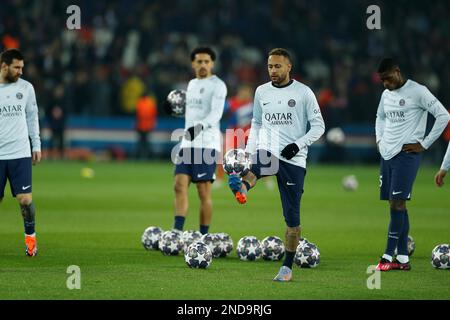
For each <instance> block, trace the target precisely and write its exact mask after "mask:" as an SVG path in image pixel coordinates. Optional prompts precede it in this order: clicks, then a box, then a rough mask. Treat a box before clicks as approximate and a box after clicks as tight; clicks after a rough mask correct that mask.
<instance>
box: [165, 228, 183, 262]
mask: <svg viewBox="0 0 450 320" xmlns="http://www.w3.org/2000/svg"><path fill="white" fill-rule="evenodd" d="M181 237H182V232H181V231H179V230H171V231H166V232H164V233H163V234H162V236H161V240H160V241H159V250H160V251H161V253H162V254H163V255H165V256H176V255H178V254H179V253H180V252H181V251H182V250H183V240H182V238H181Z"/></svg>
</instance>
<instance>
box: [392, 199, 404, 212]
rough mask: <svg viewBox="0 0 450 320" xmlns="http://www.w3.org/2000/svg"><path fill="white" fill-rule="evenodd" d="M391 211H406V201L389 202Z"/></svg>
mask: <svg viewBox="0 0 450 320" xmlns="http://www.w3.org/2000/svg"><path fill="white" fill-rule="evenodd" d="M390 204H391V209H393V210H396V211H405V210H406V201H405V200H392V201H390Z"/></svg>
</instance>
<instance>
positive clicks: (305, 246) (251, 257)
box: [141, 226, 320, 268]
mask: <svg viewBox="0 0 450 320" xmlns="http://www.w3.org/2000/svg"><path fill="white" fill-rule="evenodd" d="M141 242H142V245H143V246H144V248H145V249H147V250H152V249H153V250H160V251H161V252H162V253H163V254H164V255H178V254H179V253H181V252H183V251H184V253H185V258H186V255H187V254H188V253H189V252H190V255H191V256H196V255H198V254H200V255H206V258H200V259H201V260H202V261H203V259H206V260H210V259H208V257H209V255H208V254H207V252H210V253H211V260H212V258H213V257H216V258H217V257H226V256H227V255H228V254H229V253H230V252H231V251H232V250H233V247H234V245H233V240H232V239H231V237H230V236H229V235H228V234H226V233H208V234H205V235H202V234H201V233H200V232H198V231H192V230H189V231H184V232H182V231H179V230H170V231H163V230H162V229H161V228H159V227H154V226H151V227H148V228H147V229H145V231H144V233H143V234H142V237H141ZM198 242H201V243H203V244H204V245H205V246H206V247H207V248H208V250H206V249H204V248H203V246H201V245H200V246H197V249H192V250H194V251H201V253H198V252H197V253H195V252H192V250H189V247H190V246H191V245H192V244H195V243H198ZM194 247H195V246H194ZM236 252H237V255H238V257H239V259H241V260H244V261H255V260H257V259H259V258H263V259H264V260H268V261H278V260H281V259H282V258H283V257H284V254H285V246H284V243H283V241H282V240H281V239H280V238H279V237H277V236H268V237H266V238H264V239H263V240H262V241H259V240H258V239H257V238H256V237H254V236H245V237H242V238H241V239H240V240H239V241H238V243H237V248H236ZM186 259H187V258H186ZM319 261H320V252H319V249H318V248H317V246H316V245H314V244H313V243H310V242H308V240H306V239H301V240H300V242H299V245H298V247H297V250H296V255H295V258H294V262H295V263H296V264H297V265H298V266H300V267H305V268H314V267H316V266H317V265H318V264H319ZM188 265H189V263H188Z"/></svg>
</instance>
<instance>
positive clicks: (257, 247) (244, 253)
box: [236, 236, 262, 261]
mask: <svg viewBox="0 0 450 320" xmlns="http://www.w3.org/2000/svg"><path fill="white" fill-rule="evenodd" d="M236 252H237V255H238V257H239V259H241V260H243V261H255V260H257V259H259V258H261V255H262V250H261V243H260V242H259V240H258V239H257V238H256V237H254V236H246V237H242V238H241V239H239V241H238V244H237V250H236Z"/></svg>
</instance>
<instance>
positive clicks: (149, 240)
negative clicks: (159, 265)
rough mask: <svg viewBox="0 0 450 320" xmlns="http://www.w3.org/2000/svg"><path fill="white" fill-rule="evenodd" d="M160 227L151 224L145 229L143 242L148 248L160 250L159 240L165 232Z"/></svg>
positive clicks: (142, 237)
mask: <svg viewBox="0 0 450 320" xmlns="http://www.w3.org/2000/svg"><path fill="white" fill-rule="evenodd" d="M163 232H164V231H163V230H162V229H161V228H160V227H154V226H150V227H148V228H147V229H145V230H144V233H143V234H142V236H141V243H142V245H143V246H144V248H145V249H147V250H158V244H159V240H160V239H161V236H162V234H163Z"/></svg>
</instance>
